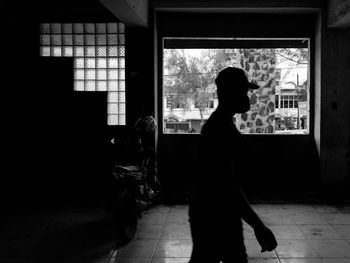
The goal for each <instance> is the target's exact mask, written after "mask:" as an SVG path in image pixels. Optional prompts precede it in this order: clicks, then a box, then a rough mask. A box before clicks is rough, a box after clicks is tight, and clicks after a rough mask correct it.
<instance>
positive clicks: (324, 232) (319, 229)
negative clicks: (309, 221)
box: [299, 225, 342, 239]
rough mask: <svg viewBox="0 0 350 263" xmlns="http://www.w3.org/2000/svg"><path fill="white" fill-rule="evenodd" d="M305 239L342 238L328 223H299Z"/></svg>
mask: <svg viewBox="0 0 350 263" xmlns="http://www.w3.org/2000/svg"><path fill="white" fill-rule="evenodd" d="M299 227H300V229H301V231H303V233H304V235H305V236H306V238H307V239H342V237H341V236H340V235H339V234H338V232H337V231H336V230H335V229H334V228H333V227H332V226H330V225H300V226H299Z"/></svg>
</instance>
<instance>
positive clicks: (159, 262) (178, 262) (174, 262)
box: [152, 258, 190, 263]
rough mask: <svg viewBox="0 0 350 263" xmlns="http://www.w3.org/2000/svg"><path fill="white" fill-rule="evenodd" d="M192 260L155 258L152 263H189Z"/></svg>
mask: <svg viewBox="0 0 350 263" xmlns="http://www.w3.org/2000/svg"><path fill="white" fill-rule="evenodd" d="M189 261H190V258H154V259H153V260H152V263H188V262H189Z"/></svg>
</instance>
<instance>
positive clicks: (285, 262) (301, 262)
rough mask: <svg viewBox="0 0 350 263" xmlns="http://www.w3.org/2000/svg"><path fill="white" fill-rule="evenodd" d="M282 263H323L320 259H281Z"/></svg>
mask: <svg viewBox="0 0 350 263" xmlns="http://www.w3.org/2000/svg"><path fill="white" fill-rule="evenodd" d="M281 263H323V261H322V259H319V258H281Z"/></svg>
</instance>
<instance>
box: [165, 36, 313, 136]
mask: <svg viewBox="0 0 350 263" xmlns="http://www.w3.org/2000/svg"><path fill="white" fill-rule="evenodd" d="M169 39H171V42H170V43H171V44H170V47H169V45H168V44H165V41H166V40H169ZM304 40H307V48H308V50H309V60H308V87H309V89H308V96H309V101H308V103H309V111H308V119H309V120H308V132H307V133H286V134H282V133H272V134H265V133H253V134H247V133H242V135H249V136H266V135H277V136H310V135H312V134H313V95H312V94H313V90H314V88H313V86H312V76H313V70H314V69H313V68H312V65H313V49H312V48H311V46H312V41H313V39H312V38H311V37H303V38H289V37H284V38H274V37H270V38H244V37H243V38H214V37H213V38H210V37H206V38H201V37H198V38H196V37H162V38H161V43H162V45H161V47H162V48H161V52H160V53H159V55H160V57H161V59H160V60H159V61H160V62H161V63H160V65H161V70H160V72H161V76H160V78H159V79H160V93H159V96H160V100H159V102H160V105H159V109H160V111H159V116H160V118H159V128H160V132H161V133H162V134H163V135H184V134H200V133H167V132H165V131H164V127H163V123H164V119H163V118H164V113H163V110H164V109H163V92H164V88H163V67H164V65H163V62H164V60H163V51H164V48H165V47H167V48H175V47H176V48H179V49H182V48H203V49H205V48H208V49H209V48H217V47H220V48H242V47H243V48H244V47H245V48H249V47H251V48H261V47H265V48H269V47H290V48H293V47H296V46H295V45H296V43H297V42H300V41H302V42H304ZM186 41H187V43H185V42H186ZM216 41H219V42H218V43H220V44H218V43H214V42H216ZM265 41H266V43H264V42H265ZM176 42H177V43H182V42H183V43H185V44H183V45H181V44H180V47H179V46H178V44H176ZM273 42H274V44H272V43H273ZM278 42H280V44H278ZM253 43H259V46H258V47H256V46H255V45H254V44H253ZM276 96H277V95H276ZM282 96H284V97H287V98H288V100H287V101H286V106H287V107H284V104H283V101H282V100H281V98H282ZM294 97H295V96H294V95H287V96H286V95H280V96H279V108H280V109H283V108H286V109H293V108H294V105H295V102H294V100H295V98H294ZM290 98H291V100H290ZM291 103H292V104H293V105H292V106H293V107H292V108H291V107H289V106H290V104H291ZM275 109H276V107H275ZM291 131H292V130H291Z"/></svg>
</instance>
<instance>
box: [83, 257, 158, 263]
mask: <svg viewBox="0 0 350 263" xmlns="http://www.w3.org/2000/svg"><path fill="white" fill-rule="evenodd" d="M151 261H152V259H151V258H146V257H145V258H122V257H116V258H111V259H110V260H109V261H108V263H151ZM83 263H84V262H83Z"/></svg>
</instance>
